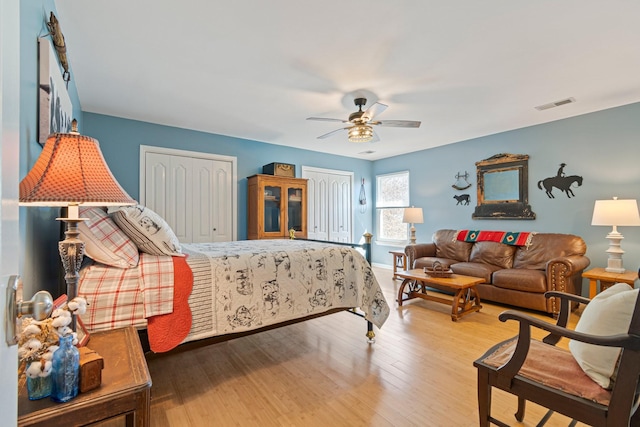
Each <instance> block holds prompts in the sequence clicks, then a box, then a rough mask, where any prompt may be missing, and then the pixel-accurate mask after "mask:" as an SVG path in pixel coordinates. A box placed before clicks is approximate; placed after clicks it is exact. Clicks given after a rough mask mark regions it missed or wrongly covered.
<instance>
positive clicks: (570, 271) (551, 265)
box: [546, 255, 591, 295]
mask: <svg viewBox="0 0 640 427" xmlns="http://www.w3.org/2000/svg"><path fill="white" fill-rule="evenodd" d="M590 263H591V260H590V259H589V258H588V257H586V256H584V255H572V256H568V257H558V258H553V259H551V260H549V261H548V262H547V267H546V273H547V290H548V291H560V292H568V293H572V294H576V295H580V292H581V290H582V287H581V286H580V287H578V286H577V285H576V284H577V283H581V282H582V271H583V270H584V269H585V268H587V267H588V266H589V264H590Z"/></svg>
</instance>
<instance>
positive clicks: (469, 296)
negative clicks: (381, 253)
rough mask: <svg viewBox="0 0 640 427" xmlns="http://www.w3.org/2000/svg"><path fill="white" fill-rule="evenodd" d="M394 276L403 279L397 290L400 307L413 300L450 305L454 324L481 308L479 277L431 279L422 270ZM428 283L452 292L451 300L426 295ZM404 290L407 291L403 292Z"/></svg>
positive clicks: (454, 276)
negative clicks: (478, 288) (477, 287)
mask: <svg viewBox="0 0 640 427" xmlns="http://www.w3.org/2000/svg"><path fill="white" fill-rule="evenodd" d="M396 275H397V276H398V277H400V278H402V279H404V280H403V281H402V284H401V285H400V288H399V289H398V305H399V306H402V303H403V302H404V301H407V300H410V299H413V298H422V299H424V300H427V301H435V302H440V303H443V304H451V320H453V321H454V322H455V321H456V320H458V319H459V318H460V317H462V316H464V315H465V314H468V313H474V312H476V311H480V309H481V308H482V305H480V295H478V291H477V290H476V285H477V284H478V283H483V282H484V279H481V278H479V277H471V276H463V275H461V274H452V275H451V276H449V277H431V276H428V275H427V274H426V273H425V272H424V271H423V270H422V269H413V270H404V271H398V272H397V273H396ZM428 283H430V284H432V285H436V286H435V287H437V288H444V289H445V290H449V291H452V292H454V296H453V300H450V299H447V298H442V297H439V296H436V295H431V294H428V293H427V284H428ZM405 288H407V289H406V290H405Z"/></svg>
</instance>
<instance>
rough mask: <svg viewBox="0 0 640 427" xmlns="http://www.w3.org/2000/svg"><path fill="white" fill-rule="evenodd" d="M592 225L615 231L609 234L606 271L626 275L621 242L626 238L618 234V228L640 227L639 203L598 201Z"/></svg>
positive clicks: (594, 209)
mask: <svg viewBox="0 0 640 427" xmlns="http://www.w3.org/2000/svg"><path fill="white" fill-rule="evenodd" d="M591 225H609V226H613V229H612V230H611V232H610V233H609V234H607V239H609V249H607V253H608V254H609V259H608V261H607V268H605V271H608V272H611V273H624V272H625V269H624V267H623V266H622V254H623V253H624V251H623V250H622V249H621V248H620V241H621V240H622V239H623V238H624V237H622V234H621V233H619V232H618V226H638V225H640V214H639V213H638V202H637V201H636V200H633V199H627V200H618V198H617V197H614V198H613V200H596V203H595V206H594V208H593V217H592V219H591Z"/></svg>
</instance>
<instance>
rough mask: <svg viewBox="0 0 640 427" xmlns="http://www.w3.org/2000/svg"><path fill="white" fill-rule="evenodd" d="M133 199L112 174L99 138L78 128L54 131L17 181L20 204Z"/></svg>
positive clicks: (117, 202) (106, 202)
mask: <svg viewBox="0 0 640 427" xmlns="http://www.w3.org/2000/svg"><path fill="white" fill-rule="evenodd" d="M135 203H136V201H135V200H134V199H133V198H131V196H129V194H127V192H126V191H124V189H123V188H122V187H121V186H120V184H118V181H116V179H115V178H114V177H113V174H112V173H111V171H110V170H109V167H108V166H107V163H106V162H105V161H104V157H103V156H102V152H101V151H100V146H99V144H98V141H97V140H95V139H93V138H90V137H87V136H83V135H80V134H79V133H77V132H71V133H54V134H52V135H51V136H49V138H48V139H47V142H46V144H45V145H44V149H43V150H42V153H41V154H40V157H39V158H38V160H37V161H36V163H35V165H34V166H33V168H32V169H31V170H30V171H29V173H28V174H27V176H26V177H25V178H24V179H23V180H22V181H21V182H20V204H21V205H31V206H70V205H88V206H114V205H115V206H119V205H132V204H135Z"/></svg>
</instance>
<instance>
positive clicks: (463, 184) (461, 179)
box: [452, 171, 471, 190]
mask: <svg viewBox="0 0 640 427" xmlns="http://www.w3.org/2000/svg"><path fill="white" fill-rule="evenodd" d="M455 178H456V182H455V183H454V184H453V185H452V187H453V188H455V189H456V190H466V189H467V188H469V187H471V183H470V182H469V172H467V171H464V173H463V174H462V173H460V172H458V173H457V174H456V176H455Z"/></svg>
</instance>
